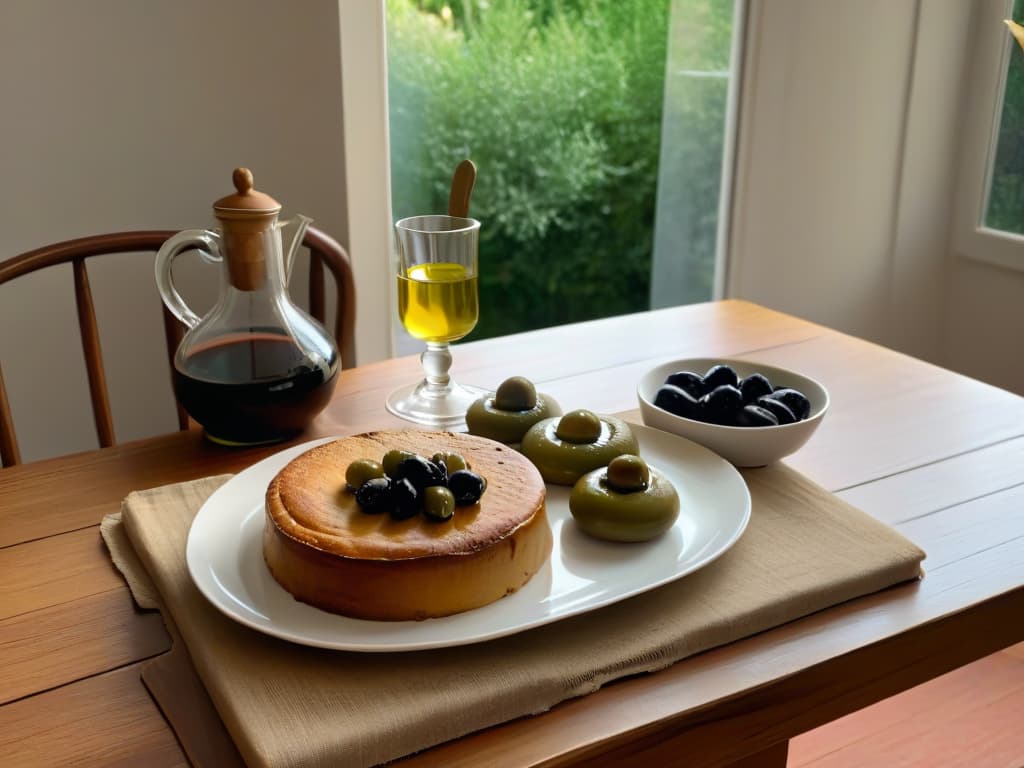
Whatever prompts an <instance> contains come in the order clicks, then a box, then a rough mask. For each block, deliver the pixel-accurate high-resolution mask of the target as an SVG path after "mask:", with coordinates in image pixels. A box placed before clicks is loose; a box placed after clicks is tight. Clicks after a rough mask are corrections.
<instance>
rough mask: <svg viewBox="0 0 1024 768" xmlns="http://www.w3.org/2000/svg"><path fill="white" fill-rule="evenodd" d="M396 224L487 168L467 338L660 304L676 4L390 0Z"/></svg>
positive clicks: (476, 200)
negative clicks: (667, 84) (671, 23)
mask: <svg viewBox="0 0 1024 768" xmlns="http://www.w3.org/2000/svg"><path fill="white" fill-rule="evenodd" d="M387 13H388V51H389V54H388V57H389V58H388V69H389V109H390V112H391V126H390V129H391V135H390V141H391V163H392V198H393V211H394V215H395V217H396V218H401V217H404V216H410V215H417V214H422V213H442V212H444V211H445V209H446V207H447V202H448V187H449V183H450V181H451V175H452V172H453V170H454V169H455V166H456V165H457V164H458V162H459V161H461V160H462V159H464V158H466V157H469V158H471V159H472V160H473V161H474V162H475V163H476V165H477V169H478V177H477V185H476V189H475V191H474V194H473V201H472V210H471V215H472V216H473V217H474V218H478V219H480V221H481V222H482V228H481V237H480V322H479V324H478V326H477V330H476V331H474V332H473V334H472V335H471V336H470V337H469V338H486V337H489V336H495V335H501V334H506V333H514V332H517V331H523V330H529V329H532V328H540V327H545V326H549V325H556V324H560V323H566V322H574V321H579V320H586V319H591V318H596V317H605V316H609V315H615V314H622V313H627V312H635V311H640V310H643V309H646V308H647V307H648V305H649V291H650V271H651V251H652V243H653V230H654V210H655V200H656V192H657V174H658V153H659V141H660V135H661V118H662V101H663V94H664V77H665V61H666V45H667V37H668V18H669V0H631V2H622V1H621V0H569V1H563V2H558V0H464V2H461V3H459V2H455V3H452V4H451V8H450V10H448V8H447V6H445V4H444V3H442V2H438V1H437V0H419V2H416V0H387Z"/></svg>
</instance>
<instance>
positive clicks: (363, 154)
mask: <svg viewBox="0 0 1024 768" xmlns="http://www.w3.org/2000/svg"><path fill="white" fill-rule="evenodd" d="M337 2H338V26H339V36H340V45H341V82H342V85H341V88H342V94H341V96H342V105H343V110H344V133H345V175H346V185H345V187H346V195H345V198H346V201H345V204H346V208H347V214H348V234H349V252H350V253H351V256H352V272H353V277H354V279H355V284H356V296H357V297H359V298H358V300H357V301H356V354H357V357H358V362H359V364H360V365H364V364H366V363H370V362H374V361H376V360H381V359H384V358H387V357H390V356H392V355H393V353H394V350H393V348H392V333H391V324H392V323H393V322H394V318H395V307H394V303H395V290H394V287H393V285H392V283H391V280H392V277H391V247H392V245H391V239H392V234H391V224H392V222H391V161H390V151H389V145H388V141H389V140H388V75H387V47H386V30H385V26H384V23H385V21H384V0H376V2H374V1H373V0H337Z"/></svg>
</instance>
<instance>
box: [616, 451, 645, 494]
mask: <svg viewBox="0 0 1024 768" xmlns="http://www.w3.org/2000/svg"><path fill="white" fill-rule="evenodd" d="M607 479H608V487H609V488H611V489H612V490H614V491H618V492H619V493H630V492H632V491H642V490H644V489H645V488H647V485H648V483H650V481H651V471H650V469H648V467H647V462H646V461H644V460H643V459H641V458H640V457H639V456H634V455H632V454H628V453H627V454H623V455H622V456H616V457H615V458H614V459H612V460H611V461H610V462H609V463H608V477H607Z"/></svg>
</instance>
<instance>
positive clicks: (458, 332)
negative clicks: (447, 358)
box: [398, 263, 480, 341]
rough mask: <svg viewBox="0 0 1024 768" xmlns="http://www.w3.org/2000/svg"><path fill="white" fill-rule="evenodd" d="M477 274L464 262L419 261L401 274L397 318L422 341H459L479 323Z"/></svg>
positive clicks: (410, 332) (399, 276)
mask: <svg viewBox="0 0 1024 768" xmlns="http://www.w3.org/2000/svg"><path fill="white" fill-rule="evenodd" d="M479 316H480V310H479V305H478V304H477V277H476V275H469V274H468V273H467V272H466V268H465V267H464V266H462V265H461V264H450V263H445V264H418V265H416V266H413V267H409V269H408V270H406V272H405V274H404V275H403V274H401V273H399V275H398V318H399V320H400V321H401V322H402V325H403V326H404V327H405V330H407V331H408V332H409V334H410V335H411V336H413V337H414V338H417V339H422V340H423V341H457V340H458V339H461V338H462V337H463V336H465V335H466V334H468V333H469V332H470V331H472V330H473V328H474V327H475V326H476V321H477V319H478V318H479Z"/></svg>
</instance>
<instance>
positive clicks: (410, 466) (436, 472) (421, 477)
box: [392, 456, 445, 491]
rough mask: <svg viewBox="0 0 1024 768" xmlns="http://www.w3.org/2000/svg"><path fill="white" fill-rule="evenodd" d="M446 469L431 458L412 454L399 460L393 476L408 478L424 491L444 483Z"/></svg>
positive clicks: (419, 489)
mask: <svg viewBox="0 0 1024 768" xmlns="http://www.w3.org/2000/svg"><path fill="white" fill-rule="evenodd" d="M444 475H445V473H444V470H443V469H442V468H441V467H439V466H438V465H437V464H435V463H434V462H432V461H431V460H430V459H427V458H424V457H423V456H410V457H409V458H407V459H402V460H401V461H400V462H398V468H397V469H395V473H394V475H392V478H393V479H395V480H402V479H406V480H408V481H409V482H410V483H412V486H413V488H415V489H416V490H417V491H422V490H423V489H424V488H429V487H430V486H432V485H444Z"/></svg>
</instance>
